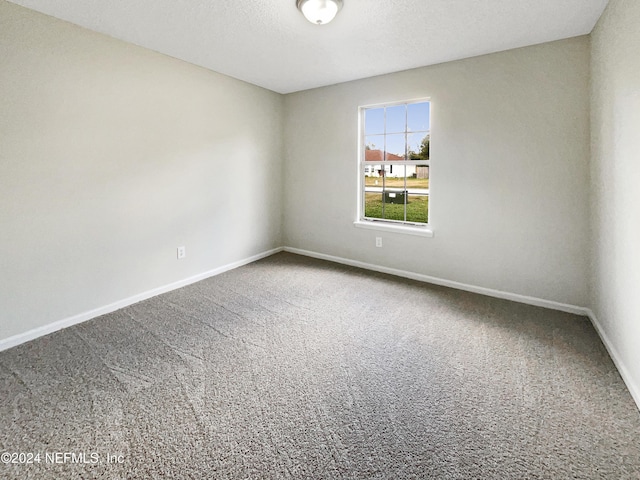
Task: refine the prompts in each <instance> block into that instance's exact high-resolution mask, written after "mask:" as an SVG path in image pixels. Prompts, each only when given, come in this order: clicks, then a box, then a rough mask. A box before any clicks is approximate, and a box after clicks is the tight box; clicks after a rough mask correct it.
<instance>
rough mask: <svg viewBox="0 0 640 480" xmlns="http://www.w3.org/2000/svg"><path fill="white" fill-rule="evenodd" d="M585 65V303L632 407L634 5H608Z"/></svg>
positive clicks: (636, 232)
mask: <svg viewBox="0 0 640 480" xmlns="http://www.w3.org/2000/svg"><path fill="white" fill-rule="evenodd" d="M591 65H592V66H591V75H592V83H591V98H592V109H591V110H592V115H591V129H592V162H591V192H592V202H591V204H592V218H593V222H592V237H593V249H592V259H593V263H592V271H591V295H590V297H591V302H592V308H593V311H594V313H595V316H596V318H597V319H598V322H599V324H600V326H601V329H602V332H603V337H604V338H605V341H607V342H608V343H609V347H610V349H611V350H613V352H612V353H614V357H617V361H618V367H619V369H620V370H621V372H622V373H623V375H624V376H625V380H626V382H627V385H628V386H629V387H630V390H631V391H632V393H633V394H634V396H635V398H636V402H638V405H640V2H638V1H637V0H611V1H610V2H609V6H608V7H607V9H606V10H605V12H604V14H603V16H602V17H601V18H600V20H599V22H598V24H597V25H596V28H595V29H594V31H593V34H592V56H591Z"/></svg>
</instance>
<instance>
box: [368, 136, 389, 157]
mask: <svg viewBox="0 0 640 480" xmlns="http://www.w3.org/2000/svg"><path fill="white" fill-rule="evenodd" d="M384 137H385V136H384V135H369V136H367V137H365V139H364V159H365V160H366V161H369V162H375V161H378V162H382V161H384V158H383V156H384V153H383V152H384V148H385V147H384V139H385V138H384Z"/></svg>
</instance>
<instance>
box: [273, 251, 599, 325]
mask: <svg viewBox="0 0 640 480" xmlns="http://www.w3.org/2000/svg"><path fill="white" fill-rule="evenodd" d="M284 251H285V252H290V253H296V254H298V255H305V256H307V257H313V258H319V259H321V260H329V261H330V262H336V263H342V264H344V265H350V266H352V267H359V268H364V269H366V270H373V271H375V272H381V273H388V274H390V275H396V276H398V277H404V278H410V279H412V280H418V281H421V282H426V283H433V284H435V285H441V286H443V287H451V288H456V289H458V290H465V291H467V292H473V293H479V294H481V295H487V296H488V297H496V298H502V299H505V300H512V301H514V302H519V303H526V304H527V305H535V306H536V307H544V308H549V309H551V310H559V311H561V312H567V313H574V314H576V315H583V316H585V317H586V316H588V315H589V309H587V308H585V307H578V306H576V305H569V304H567V303H560V302H554V301H552V300H544V299H542V298H536V297H528V296H526V295H520V294H518V293H510V292H503V291H501V290H494V289H491V288H485V287H478V286H475V285H468V284H466V283H460V282H455V281H453V280H445V279H443V278H438V277H431V276H429V275H423V274H421V273H414V272H408V271H406V270H398V269H395V268H388V267H381V266H380V265H374V264H371V263H365V262H359V261H357V260H350V259H348V258H342V257H334V256H333V255H325V254H324V253H317V252H311V251H309V250H301V249H299V248H292V247H284Z"/></svg>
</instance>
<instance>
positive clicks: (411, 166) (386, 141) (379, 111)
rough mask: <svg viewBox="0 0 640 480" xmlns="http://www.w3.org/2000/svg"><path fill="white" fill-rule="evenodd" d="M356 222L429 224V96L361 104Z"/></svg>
mask: <svg viewBox="0 0 640 480" xmlns="http://www.w3.org/2000/svg"><path fill="white" fill-rule="evenodd" d="M360 114H361V127H362V128H361V134H360V161H359V164H360V170H359V171H360V175H359V177H360V179H359V181H360V192H361V198H360V205H359V212H360V222H372V223H373V222H378V223H385V224H387V225H394V224H395V225H398V226H402V225H406V226H412V227H420V226H422V227H424V226H426V225H428V224H429V147H430V142H431V102H430V101H429V100H420V101H414V102H402V103H394V104H385V105H377V106H372V107H361V108H360Z"/></svg>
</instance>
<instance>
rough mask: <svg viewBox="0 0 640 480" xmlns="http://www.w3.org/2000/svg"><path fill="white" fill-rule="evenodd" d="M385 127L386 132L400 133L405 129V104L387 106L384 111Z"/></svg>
mask: <svg viewBox="0 0 640 480" xmlns="http://www.w3.org/2000/svg"><path fill="white" fill-rule="evenodd" d="M386 115H387V118H386V123H387V129H386V133H400V132H405V131H406V126H407V107H406V105H398V106H395V107H387V112H386Z"/></svg>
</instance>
